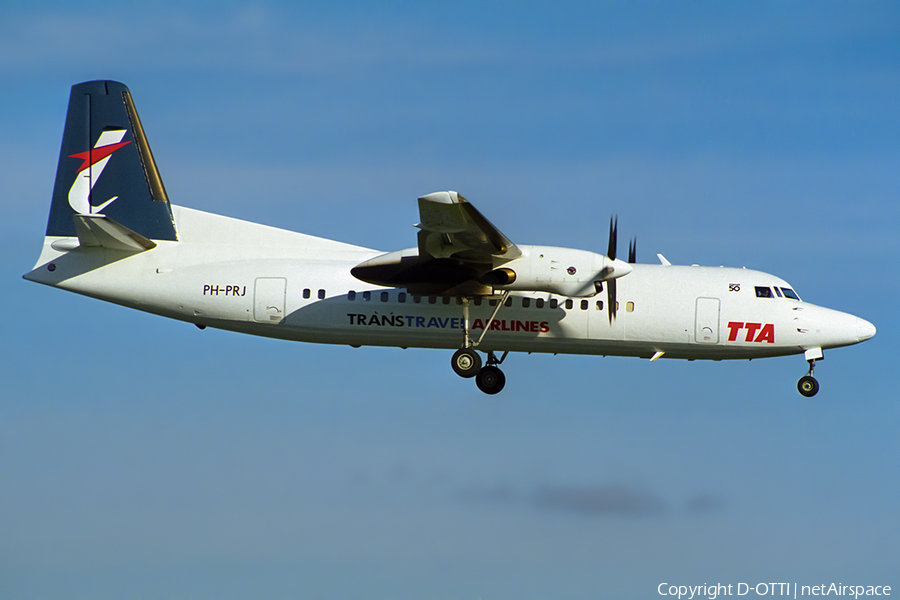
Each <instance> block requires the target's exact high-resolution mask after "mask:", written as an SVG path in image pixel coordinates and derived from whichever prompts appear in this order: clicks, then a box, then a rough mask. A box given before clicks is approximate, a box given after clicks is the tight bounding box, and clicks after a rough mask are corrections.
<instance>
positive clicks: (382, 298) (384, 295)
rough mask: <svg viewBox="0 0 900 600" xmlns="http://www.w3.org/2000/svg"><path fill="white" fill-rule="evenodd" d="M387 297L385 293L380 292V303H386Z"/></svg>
mask: <svg viewBox="0 0 900 600" xmlns="http://www.w3.org/2000/svg"><path fill="white" fill-rule="evenodd" d="M388 297H389V296H388V293H387V292H381V301H382V302H387V301H388Z"/></svg>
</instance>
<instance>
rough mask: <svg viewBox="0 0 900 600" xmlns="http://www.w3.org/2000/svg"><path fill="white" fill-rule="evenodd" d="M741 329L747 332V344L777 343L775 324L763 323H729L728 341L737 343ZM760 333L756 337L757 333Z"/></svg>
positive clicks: (745, 339)
mask: <svg viewBox="0 0 900 600" xmlns="http://www.w3.org/2000/svg"><path fill="white" fill-rule="evenodd" d="M741 329H746V330H747V335H746V336H745V337H744V341H745V342H767V343H769V344H774V343H775V325H774V324H773V323H766V324H765V325H763V324H762V323H741V322H739V321H729V322H728V341H729V342H736V341H737V336H738V332H739V331H740V330H741ZM757 331H758V332H759V335H756V332H757Z"/></svg>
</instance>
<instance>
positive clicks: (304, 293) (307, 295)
mask: <svg viewBox="0 0 900 600" xmlns="http://www.w3.org/2000/svg"><path fill="white" fill-rule="evenodd" d="M303 297H304V298H309V288H306V289H304V290H303Z"/></svg>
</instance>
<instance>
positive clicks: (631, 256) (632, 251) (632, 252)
mask: <svg viewBox="0 0 900 600" xmlns="http://www.w3.org/2000/svg"><path fill="white" fill-rule="evenodd" d="M628 262H630V263H631V264H634V263H636V262H637V238H632V240H631V241H630V242H628Z"/></svg>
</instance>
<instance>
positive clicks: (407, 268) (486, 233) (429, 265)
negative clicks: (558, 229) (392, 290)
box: [350, 192, 522, 295]
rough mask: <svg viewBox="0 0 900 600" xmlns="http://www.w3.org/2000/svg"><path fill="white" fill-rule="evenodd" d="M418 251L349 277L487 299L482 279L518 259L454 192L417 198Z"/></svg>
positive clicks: (362, 267)
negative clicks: (479, 296) (478, 295)
mask: <svg viewBox="0 0 900 600" xmlns="http://www.w3.org/2000/svg"><path fill="white" fill-rule="evenodd" d="M419 219H420V221H421V222H420V223H419V224H418V225H416V227H418V228H419V230H420V231H419V235H418V241H419V244H418V248H409V249H407V250H399V251H396V252H389V253H387V254H382V255H380V256H376V257H375V258H372V259H369V260H367V261H365V262H362V263H360V264H358V265H356V267H354V268H353V269H351V270H350V272H351V273H352V274H353V276H354V277H356V278H357V279H360V280H362V281H366V282H368V283H374V284H376V285H384V286H390V287H404V288H406V289H408V290H409V291H410V292H412V293H418V294H467V295H477V294H491V293H492V288H491V286H490V285H489V284H488V283H487V282H485V281H483V280H482V277H483V276H484V275H485V274H487V273H489V272H490V271H492V270H494V269H496V268H497V267H498V266H500V265H502V264H504V263H507V262H509V261H511V260H514V259H516V258H518V257H520V256H521V255H522V251H521V250H519V248H517V247H516V245H515V244H513V243H512V242H511V241H509V238H507V237H506V236H505V235H503V234H502V233H500V230H499V229H497V228H496V227H494V225H492V224H491V222H490V221H488V220H487V219H485V218H484V216H483V215H482V214H481V213H480V212H478V210H477V209H476V208H475V207H474V206H472V205H471V204H470V203H469V201H468V200H466V199H465V198H463V197H462V196H461V195H459V194H457V193H456V192H435V193H433V194H428V195H427V196H422V197H421V198H419Z"/></svg>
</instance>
